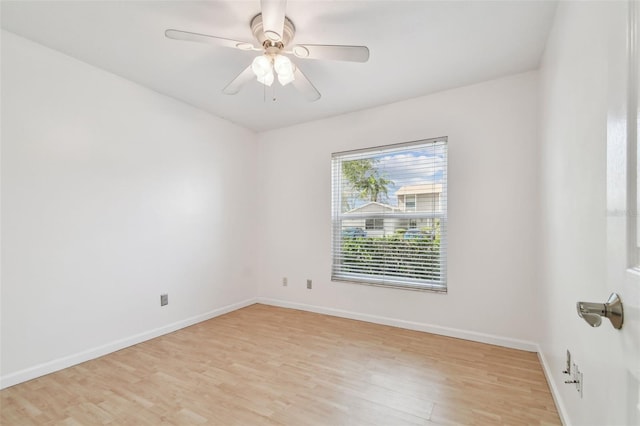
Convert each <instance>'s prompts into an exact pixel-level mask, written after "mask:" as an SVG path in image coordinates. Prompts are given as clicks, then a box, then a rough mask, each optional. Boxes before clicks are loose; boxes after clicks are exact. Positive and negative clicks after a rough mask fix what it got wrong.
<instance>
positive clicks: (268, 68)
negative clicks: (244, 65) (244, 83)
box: [251, 55, 273, 80]
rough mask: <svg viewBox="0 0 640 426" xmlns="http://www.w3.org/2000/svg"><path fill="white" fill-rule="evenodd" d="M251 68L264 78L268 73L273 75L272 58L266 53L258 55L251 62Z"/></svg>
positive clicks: (257, 75)
mask: <svg viewBox="0 0 640 426" xmlns="http://www.w3.org/2000/svg"><path fill="white" fill-rule="evenodd" d="M251 70H252V71H253V73H254V74H255V75H256V77H258V80H259V79H260V78H264V77H266V76H267V75H269V74H271V75H272V77H273V71H272V70H273V66H272V65H271V60H270V59H269V58H267V57H266V56H265V55H261V56H256V58H255V59H254V60H253V62H252V63H251Z"/></svg>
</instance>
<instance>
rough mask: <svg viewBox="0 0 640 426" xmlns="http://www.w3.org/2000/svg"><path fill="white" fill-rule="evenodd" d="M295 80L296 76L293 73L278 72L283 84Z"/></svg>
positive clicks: (279, 79)
mask: <svg viewBox="0 0 640 426" xmlns="http://www.w3.org/2000/svg"><path fill="white" fill-rule="evenodd" d="M293 80H295V76H294V75H293V73H291V74H284V75H283V74H278V81H279V82H280V84H282V85H283V86H286V85H287V84H289V83H291V82H292V81H293Z"/></svg>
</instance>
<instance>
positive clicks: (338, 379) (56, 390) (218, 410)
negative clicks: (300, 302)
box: [0, 305, 560, 426]
mask: <svg viewBox="0 0 640 426" xmlns="http://www.w3.org/2000/svg"><path fill="white" fill-rule="evenodd" d="M0 397H1V400H0V402H1V404H2V405H1V408H0V409H1V417H0V419H1V421H2V425H20V426H22V425H31V424H38V425H40V424H65V425H94V424H112V425H158V424H162V423H164V424H180V425H182V424H201V423H209V424H219V425H295V426H298V425H330V426H334V425H389V426H396V425H453V424H455V425H500V424H504V425H558V424H560V419H559V418H558V414H557V411H556V408H555V405H554V403H553V400H552V398H551V394H550V392H549V389H548V386H547V383H546V381H545V378H544V375H543V372H542V369H541V367H540V364H539V362H538V359H537V356H536V354H534V353H530V352H523V351H518V350H514V349H506V348H502V347H498V346H491V345H485V344H481V343H474V342H469V341H464V340H458V339H453V338H448V337H442V336H436V335H432V334H427V333H421V332H416V331H409V330H403V329H398V328H393V327H386V326H381V325H376V324H369V323H366V322H360V321H353V320H347V319H342V318H335V317H330V316H325V315H320V314H314V313H308V312H302V311H296V310H291V309H283V308H276V307H271V306H265V305H252V306H250V307H247V308H244V309H241V310H238V311H235V312H232V313H230V314H227V315H223V316H221V317H218V318H214V319H212V320H209V321H206V322H203V323H200V324H197V325H194V326H191V327H188V328H185V329H183V330H180V331H177V332H175V333H171V334H168V335H165V336H162V337H159V338H156V339H153V340H151V341H148V342H145V343H141V344H139V345H136V346H133V347H130V348H127V349H124V350H121V351H118V352H116V353H113V354H110V355H107V356H104V357H102V358H99V359H96V360H93V361H89V362H85V363H83V364H80V365H77V366H75V367H71V368H68V369H65V370H62V371H59V372H57V373H53V374H50V375H48V376H45V377H41V378H38V379H35V380H32V381H30V382H27V383H22V384H19V385H16V386H13V387H11V388H8V389H5V390H3V391H1V392H0Z"/></svg>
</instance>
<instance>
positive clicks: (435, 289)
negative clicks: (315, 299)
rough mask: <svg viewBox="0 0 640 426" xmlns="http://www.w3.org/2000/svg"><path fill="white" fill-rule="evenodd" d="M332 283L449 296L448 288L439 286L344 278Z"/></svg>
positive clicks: (333, 280)
mask: <svg viewBox="0 0 640 426" xmlns="http://www.w3.org/2000/svg"><path fill="white" fill-rule="evenodd" d="M331 282H336V283H347V284H359V285H366V286H371V287H386V288H395V289H398V290H410V291H420V292H428V293H440V294H447V287H446V286H438V285H421V284H409V283H396V282H376V281H361V280H355V279H351V280H350V279H349V278H346V277H345V278H343V277H331Z"/></svg>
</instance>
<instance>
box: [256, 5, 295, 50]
mask: <svg viewBox="0 0 640 426" xmlns="http://www.w3.org/2000/svg"><path fill="white" fill-rule="evenodd" d="M251 32H252V33H253V36H254V37H255V38H256V39H257V40H258V41H259V42H260V44H261V45H262V46H263V47H264V48H265V49H266V48H269V47H277V48H279V49H283V48H284V47H285V46H287V45H288V44H289V43H290V42H291V40H293V36H294V35H295V33H296V27H295V26H294V25H293V22H291V19H289V18H287V17H286V16H285V17H284V29H283V31H282V32H283V34H282V40H281V41H278V42H274V41H272V40H269V39H268V38H267V36H266V35H265V34H264V27H263V25H262V13H259V14H257V15H256V16H254V17H253V19H252V20H251Z"/></svg>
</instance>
